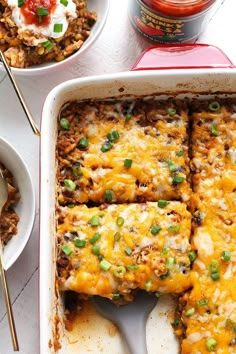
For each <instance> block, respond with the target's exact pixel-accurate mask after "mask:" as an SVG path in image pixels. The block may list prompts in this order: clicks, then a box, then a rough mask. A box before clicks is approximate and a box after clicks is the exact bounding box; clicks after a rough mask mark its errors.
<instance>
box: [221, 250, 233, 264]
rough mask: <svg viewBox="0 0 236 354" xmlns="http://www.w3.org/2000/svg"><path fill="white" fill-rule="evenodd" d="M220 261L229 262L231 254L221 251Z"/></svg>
mask: <svg viewBox="0 0 236 354" xmlns="http://www.w3.org/2000/svg"><path fill="white" fill-rule="evenodd" d="M221 259H222V261H225V262H229V261H230V259H231V252H229V251H223V252H222V255H221Z"/></svg>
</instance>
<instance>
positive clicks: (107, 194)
mask: <svg viewBox="0 0 236 354" xmlns="http://www.w3.org/2000/svg"><path fill="white" fill-rule="evenodd" d="M112 199H113V193H112V191H111V190H110V189H106V190H105V200H106V202H109V203H110V202H111V201H112Z"/></svg>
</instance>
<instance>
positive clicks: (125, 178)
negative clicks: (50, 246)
mask: <svg viewBox="0 0 236 354" xmlns="http://www.w3.org/2000/svg"><path fill="white" fill-rule="evenodd" d="M129 105H130V104H129ZM167 108H168V107H166V110H167ZM73 109H74V111H75V112H80V114H79V115H77V114H74V115H73V118H72V115H71V108H70V109H69V110H68V111H67V108H66V109H65V110H64V111H63V112H62V113H61V117H63V118H66V117H67V116H68V115H69V117H70V118H69V120H70V127H71V129H70V132H68V131H65V130H63V128H61V127H59V129H60V132H59V138H58V144H57V149H58V154H59V165H58V173H57V175H58V180H59V182H60V185H59V188H58V193H59V198H58V200H59V203H60V204H66V203H68V201H69V199H71V202H73V203H74V202H76V203H87V202H88V201H93V202H98V203H104V202H106V198H105V191H106V190H110V191H111V192H112V202H115V203H116V202H118V203H127V202H136V201H156V200H158V199H168V200H169V199H182V200H185V201H188V200H189V196H190V187H189V182H188V177H189V168H188V156H187V144H186V143H184V142H185V141H187V131H186V129H187V123H188V117H187V114H186V112H185V111H184V110H183V109H182V110H180V112H179V114H178V115H177V114H176V116H174V117H171V119H170V117H169V118H168V117H166V119H163V113H162V115H161V114H160V113H159V108H158V105H156V106H155V105H154V103H153V102H152V101H151V102H149V101H148V102H145V101H140V102H138V103H137V106H134V107H133V111H132V116H131V115H130V120H128V121H127V119H126V111H127V102H126V101H121V102H119V106H118V104H117V102H116V103H110V104H109V103H105V102H100V103H99V102H93V103H92V104H91V105H89V104H88V103H87V104H84V103H77V104H76V105H75V107H73V108H72V110H73ZM147 109H148V110H149V111H148V115H149V116H150V120H149V118H148V116H147V115H146V114H145V110H147ZM162 111H163V108H162ZM164 117H165V115H164ZM151 119H153V121H151ZM114 131H115V132H117V134H118V138H117V139H116V140H115V141H112V142H111V143H110V142H109V139H108V138H107V136H109V134H110V133H112V132H114ZM68 134H69V136H68ZM82 138H86V139H87V140H88V146H87V147H86V148H85V149H83V148H80V147H79V141H80V139H82ZM106 144H110V145H111V146H110V149H107V151H102V148H103V147H104V145H106ZM179 152H182V154H179ZM178 155H180V156H178ZM126 159H129V160H131V161H132V165H131V166H130V167H127V166H125V160H126ZM75 163H77V164H80V171H79V172H78V176H76V175H75V173H73V166H74V164H75ZM65 176H66V178H70V179H71V180H73V181H74V182H75V183H76V189H75V191H74V192H73V193H71V194H70V195H69V194H68V191H67V189H66V188H65V186H64V179H65ZM176 176H177V179H178V178H180V183H175V182H174V181H175V178H176Z"/></svg>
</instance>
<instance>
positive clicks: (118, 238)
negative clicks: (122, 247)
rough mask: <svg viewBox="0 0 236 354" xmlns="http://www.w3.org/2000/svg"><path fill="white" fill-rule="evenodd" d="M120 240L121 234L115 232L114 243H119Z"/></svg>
mask: <svg viewBox="0 0 236 354" xmlns="http://www.w3.org/2000/svg"><path fill="white" fill-rule="evenodd" d="M120 238H121V233H120V232H116V233H115V234H114V240H115V241H119V240H120Z"/></svg>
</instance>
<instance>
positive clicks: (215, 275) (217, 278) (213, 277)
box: [211, 272, 220, 281]
mask: <svg viewBox="0 0 236 354" xmlns="http://www.w3.org/2000/svg"><path fill="white" fill-rule="evenodd" d="M211 279H212V280H214V281H216V280H219V279H220V274H219V273H218V272H216V273H211Z"/></svg>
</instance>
